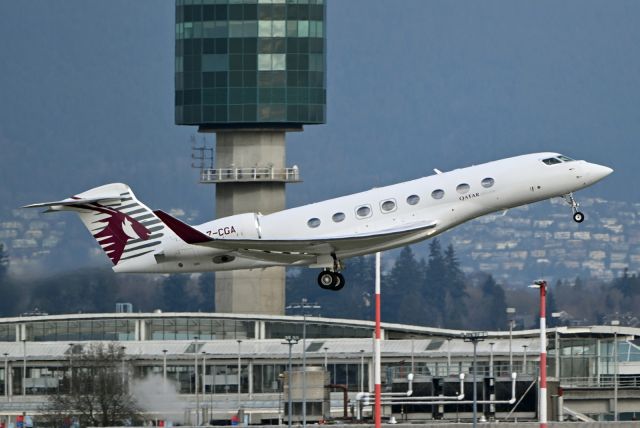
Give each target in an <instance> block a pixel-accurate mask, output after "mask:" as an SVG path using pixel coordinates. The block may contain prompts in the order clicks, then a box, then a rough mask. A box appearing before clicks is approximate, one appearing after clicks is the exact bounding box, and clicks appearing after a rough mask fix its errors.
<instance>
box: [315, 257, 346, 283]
mask: <svg viewBox="0 0 640 428" xmlns="http://www.w3.org/2000/svg"><path fill="white" fill-rule="evenodd" d="M331 257H332V258H333V269H324V270H323V271H322V272H320V274H319V275H318V285H319V286H320V288H322V289H323V290H331V291H338V290H342V289H343V288H344V276H342V274H341V273H340V271H341V270H342V267H343V265H342V262H341V261H340V260H338V257H336V254H335V253H331Z"/></svg>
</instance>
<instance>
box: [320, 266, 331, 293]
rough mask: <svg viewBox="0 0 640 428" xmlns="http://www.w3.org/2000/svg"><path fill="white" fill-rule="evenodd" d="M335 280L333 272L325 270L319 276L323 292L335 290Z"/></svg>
mask: <svg viewBox="0 0 640 428" xmlns="http://www.w3.org/2000/svg"><path fill="white" fill-rule="evenodd" d="M334 282H335V279H334V277H333V272H329V271H328V270H323V271H322V272H320V274H319V275H318V285H319V286H320V288H322V289H323V290H333V283H334Z"/></svg>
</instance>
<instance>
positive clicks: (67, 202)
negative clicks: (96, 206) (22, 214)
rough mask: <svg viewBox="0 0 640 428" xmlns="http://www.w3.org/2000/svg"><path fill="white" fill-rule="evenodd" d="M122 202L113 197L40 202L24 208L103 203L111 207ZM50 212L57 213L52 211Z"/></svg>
mask: <svg viewBox="0 0 640 428" xmlns="http://www.w3.org/2000/svg"><path fill="white" fill-rule="evenodd" d="M119 201H120V196H111V197H108V196H107V197H99V198H67V199H63V200H61V201H55V202H40V203H38V204H30V205H25V206H23V207H22V208H44V207H46V208H52V207H74V206H79V205H84V204H91V203H95V202H101V203H102V205H109V204H110V203H115V202H119ZM50 211H56V210H55V209H54V210H50Z"/></svg>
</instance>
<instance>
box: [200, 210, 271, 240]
mask: <svg viewBox="0 0 640 428" xmlns="http://www.w3.org/2000/svg"><path fill="white" fill-rule="evenodd" d="M260 217H261V215H260V214H255V213H246V214H236V215H232V216H229V217H223V218H220V219H218V220H214V221H210V222H208V223H205V224H203V225H201V226H200V227H199V228H198V229H199V230H200V231H201V232H202V233H204V234H205V235H207V236H210V237H211V238H213V239H260V238H261V233H260Z"/></svg>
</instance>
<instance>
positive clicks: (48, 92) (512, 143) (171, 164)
mask: <svg viewBox="0 0 640 428" xmlns="http://www.w3.org/2000/svg"><path fill="white" fill-rule="evenodd" d="M174 8H175V5H174V2H173V1H169V0H162V1H159V0H136V1H123V0H108V1H107V0H103V1H96V0H93V1H87V0H66V1H33V0H23V1H2V2H0V40H2V42H1V43H0V100H1V102H0V148H1V152H0V181H1V182H2V184H1V185H0V197H1V198H2V200H3V201H5V202H6V204H4V205H3V206H5V212H0V218H3V217H4V216H5V214H6V213H7V211H6V209H8V208H9V207H16V206H19V205H23V204H26V203H31V202H37V201H40V200H52V199H57V198H62V197H66V196H68V195H70V194H72V193H77V192H81V191H83V190H86V189H88V188H90V187H93V186H96V185H100V184H103V183H106V182H112V181H123V182H126V183H128V184H129V185H131V186H132V188H133V189H134V190H135V191H136V193H137V195H138V196H139V197H140V198H141V199H143V200H144V201H145V202H147V203H148V204H149V205H150V206H152V207H157V208H165V209H166V208H171V207H178V206H181V207H184V208H186V209H189V210H194V209H196V210H200V211H201V212H202V213H206V214H209V213H213V188H212V187H210V186H204V185H199V184H197V174H196V172H195V171H194V170H192V169H191V168H190V159H189V156H190V150H189V145H190V142H189V137H190V136H191V135H192V134H193V133H194V132H195V130H194V129H193V128H189V127H178V126H176V125H174V123H173V90H174V88H173V64H174V49H173V45H174V34H173V32H174V19H175V18H174V10H175V9H174ZM639 17H640V2H638V1H606V2H604V1H583V0H580V1H562V2H557V1H518V2H514V1H483V2H471V1H456V2H451V1H444V0H443V1H417V0H416V1H373V0H366V1H365V0H362V1H355V0H350V1H329V4H328V13H327V21H328V22H327V26H328V28H327V32H326V33H327V37H328V70H327V72H328V78H327V87H328V107H327V108H328V120H327V124H326V125H316V126H308V127H306V129H305V131H304V132H302V133H294V134H292V135H290V136H289V138H288V141H289V142H288V163H289V165H293V164H297V165H299V166H300V169H301V173H302V176H303V178H304V180H305V182H304V183H303V184H300V185H292V186H290V187H289V190H288V200H289V204H290V205H297V204H301V203H307V202H312V201H315V200H318V199H322V198H326V197H330V196H337V195H341V194H345V193H349V192H355V191H359V190H364V189H365V188H369V187H372V186H380V185H384V184H390V183H393V182H397V181H402V180H406V179H410V178H415V177H419V176H422V175H427V174H430V173H431V171H432V169H433V168H439V169H442V170H446V169H451V168H456V167H461V166H466V165H469V164H473V163H479V162H482V161H487V160H492V159H495V158H501V157H507V156H511V155H516V154H521V153H526V152H533V151H542V150H553V151H560V152H563V153H565V154H567V155H569V156H572V157H576V158H581V159H587V160H589V161H593V162H597V163H602V164H605V165H609V166H611V167H613V168H614V169H615V174H614V175H612V176H611V177H609V178H608V179H607V180H605V181H604V182H602V183H601V184H598V185H597V186H596V187H595V188H593V189H592V190H589V191H588V194H589V195H593V196H601V197H605V198H612V199H625V200H632V201H636V202H638V201H640V196H639V193H638V192H637V190H632V189H633V188H634V186H635V184H636V182H637V181H638V179H639V178H640V177H639V171H640V168H638V160H639V159H640V156H639V154H640V153H639V150H638V143H639V142H640V84H639V82H638V79H639V78H640V49H639V48H638V46H640V25H638V18H639ZM206 217H207V216H204V217H203V218H202V219H201V220H205V219H206Z"/></svg>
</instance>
